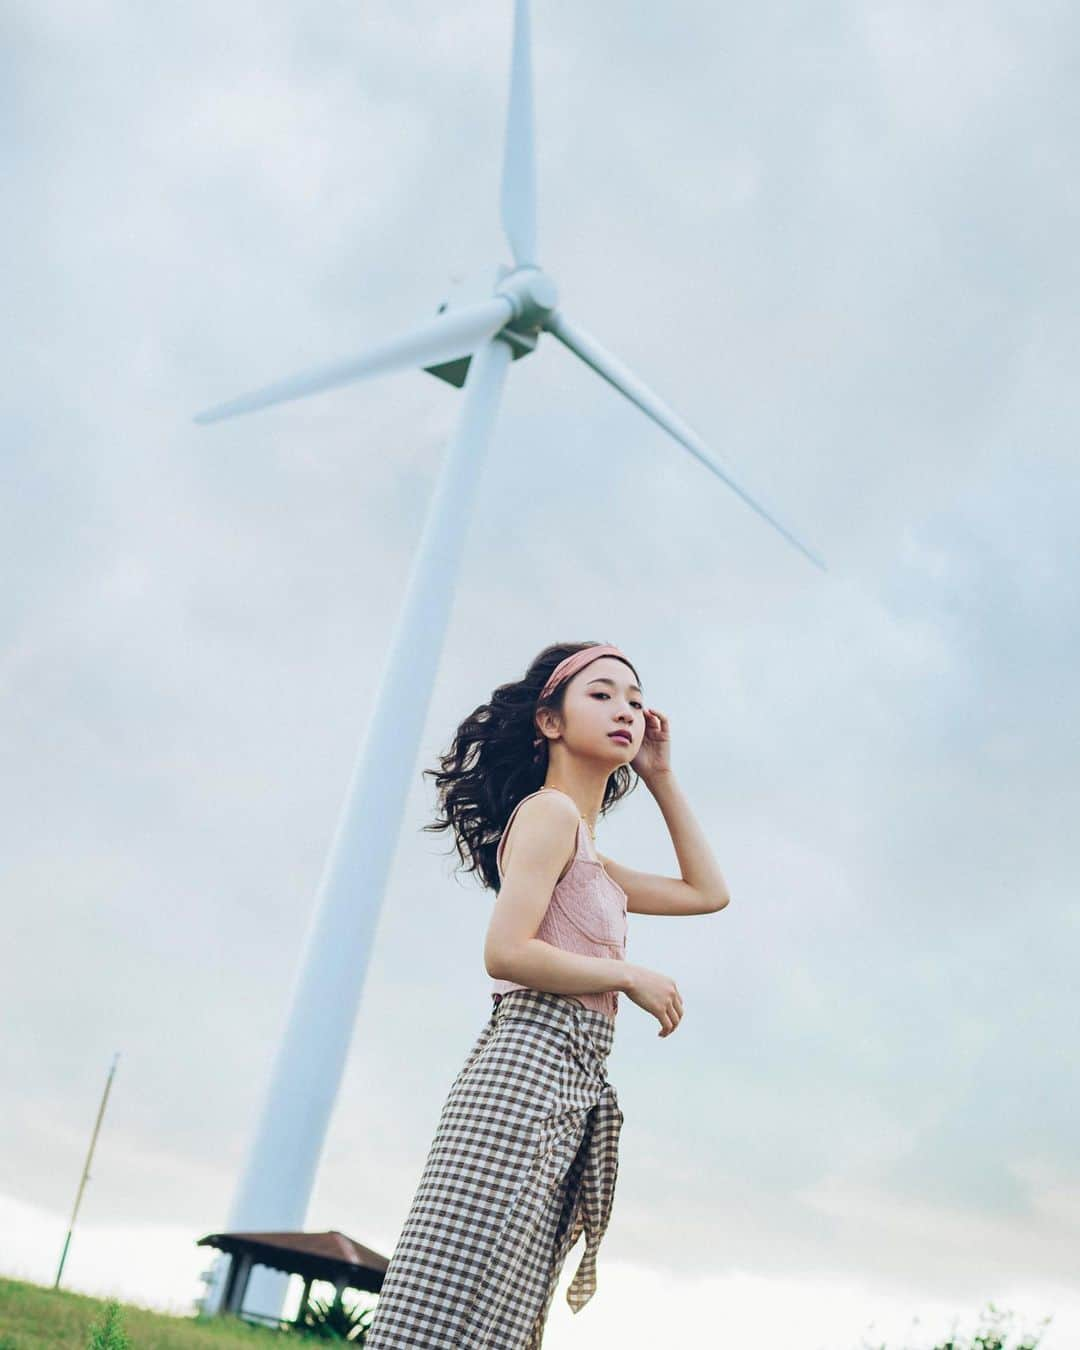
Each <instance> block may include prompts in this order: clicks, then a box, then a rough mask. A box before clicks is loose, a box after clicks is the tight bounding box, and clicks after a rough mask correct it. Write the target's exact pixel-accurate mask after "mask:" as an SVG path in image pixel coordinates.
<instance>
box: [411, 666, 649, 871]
mask: <svg viewBox="0 0 1080 1350" xmlns="http://www.w3.org/2000/svg"><path fill="white" fill-rule="evenodd" d="M598 645H601V644H599V643H596V642H556V643H553V644H552V646H550V647H545V648H544V650H543V651H542V652H540V653H539V654H538V655H537V656H535V657H534V658H533V660H532V661H531V662H530V664H529V668H528V670H527V671H526V672H525V676H524V678H523V679H520V680H511V681H510V682H509V683H508V684H500V685H499V687H498V688H497V689H496V690H495V692H494V693H493V694H492V695H491V698H490V700H489V701H488V702H487V703H481V704H480V706H479V707H478V708H475V709H474V710H473V711H472V712H471V713H470V714H469V715H468V717H466V718H465V720H464V721H463V722H462V723H461V725H460V726H459V727H458V729H457V731H456V732H455V733H454V739H453V741H452V742H451V745H450V749H449V750H447V752H446V753H445V754H443V755H440V756H439V763H440V765H441V768H440V769H424V770H423V773H424V776H430V777H432V778H434V779H435V785H436V790H437V793H438V797H439V805H440V807H441V809H442V812H443V815H441V816H440V817H439V818H438V819H437V820H435V821H434V822H433V823H432V824H430V825H425V826H424V827H423V828H424V829H425V830H450V829H452V830H453V832H454V842H455V843H456V844H457V851H458V855H459V857H460V858H461V861H462V863H463V864H464V865H465V870H466V871H468V872H479V873H480V877H481V880H482V882H483V884H484V885H485V886H486V887H487V888H488V889H489V890H493V891H498V889H499V886H500V878H499V870H498V868H497V867H496V865H495V851H496V849H497V848H498V846H499V839H500V837H501V836H502V832H503V830H504V829H505V827H506V822H507V821H508V820H509V819H510V813H511V812H512V811H513V809H514V807H515V806H516V805H517V804H518V802H519V801H521V799H522V798H523V797H527V796H528V795H529V793H530V792H535V791H536V790H537V788H539V787H542V786H543V783H544V778H545V776H546V774H547V761H548V750H547V747H548V741H547V737H546V736H545V737H544V738H543V744H542V745H540V746H539V747H538V748H537V747H534V745H533V740H534V739H535V737H536V736H538V735H539V734H540V733H539V730H538V728H537V726H536V722H535V714H536V710H537V708H540V707H545V708H554V709H555V710H556V711H557V712H559V713H561V712H562V708H563V702H564V700H565V697H566V686H567V684H568V683H569V681H568V680H561V681H560V682H559V684H558V686H557V687H556V688H555V689H554V690H553V691H552V692H551V694H549V695H548V697H547V698H546V699H544V701H543V703H541V702H540V691H541V689H543V687H544V685H545V684H546V683H547V678H548V676H549V675H550V674H551V672H552V671H553V670H554V669H555V667H556V666H557V665H558V664H559V662H560V661H562V660H563V659H564V658H565V657H567V656H570V655H571V654H572V653H573V652H576V651H580V650H581V649H582V648H583V647H595V646H598ZM626 664H627V665H630V663H629V661H628V662H627V663H626ZM630 669H631V670H634V667H633V666H630ZM634 676H635V678H637V671H636V670H634ZM636 786H637V774H636V773H634V771H633V770H632V769H631V768H630V766H629V765H628V764H620V765H619V767H618V768H617V769H616V770H615V771H614V772H613V773H612V774H611V776H610V777H609V778H608V781H607V785H606V786H605V788H604V800H603V802H602V804H601V806H600V812H601V814H605V813H606V812H607V810H608V808H609V807H611V806H613V805H614V804H615V802H617V801H619V800H620V798H622V797H625V796H626V794H627V793H628V792H632V791H633V790H634V788H635V787H636Z"/></svg>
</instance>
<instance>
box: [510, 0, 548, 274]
mask: <svg viewBox="0 0 1080 1350" xmlns="http://www.w3.org/2000/svg"><path fill="white" fill-rule="evenodd" d="M529 49H530V36H529V0H514V40H513V53H512V56H511V62H510V99H509V106H508V109H507V114H506V145H505V147H504V150H503V177H502V221H503V229H504V230H505V232H506V238H507V240H508V242H509V244H510V249H511V252H512V253H513V255H514V262H515V264H516V265H517V266H518V267H525V266H532V267H536V266H538V265H539V264H538V263H537V259H536V155H535V150H534V145H535V140H534V134H533V87H532V58H531V55H530V50H529Z"/></svg>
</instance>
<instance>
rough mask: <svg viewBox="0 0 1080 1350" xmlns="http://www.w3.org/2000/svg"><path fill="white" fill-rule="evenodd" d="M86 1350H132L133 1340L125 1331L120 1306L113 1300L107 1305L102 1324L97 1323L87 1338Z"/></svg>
mask: <svg viewBox="0 0 1080 1350" xmlns="http://www.w3.org/2000/svg"><path fill="white" fill-rule="evenodd" d="M86 1350H131V1338H130V1336H128V1334H127V1332H126V1331H125V1330H124V1325H123V1315H122V1313H121V1311H120V1304H119V1303H118V1302H117V1301H116V1299H114V1298H112V1299H110V1300H109V1301H108V1303H106V1304H105V1311H104V1313H103V1314H102V1318H101V1321H100V1322H95V1323H94V1324H93V1325H92V1326H91V1328H90V1330H89V1332H88V1334H87V1337H86Z"/></svg>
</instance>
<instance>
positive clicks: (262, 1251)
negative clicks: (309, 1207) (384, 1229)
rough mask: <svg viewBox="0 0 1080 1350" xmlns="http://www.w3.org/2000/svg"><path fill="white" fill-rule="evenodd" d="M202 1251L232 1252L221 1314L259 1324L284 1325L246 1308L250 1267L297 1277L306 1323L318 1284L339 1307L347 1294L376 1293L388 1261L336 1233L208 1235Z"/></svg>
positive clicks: (299, 1318)
mask: <svg viewBox="0 0 1080 1350" xmlns="http://www.w3.org/2000/svg"><path fill="white" fill-rule="evenodd" d="M195 1245H196V1246H198V1247H216V1248H217V1249H218V1251H222V1252H228V1253H229V1258H230V1259H229V1273H228V1275H227V1276H226V1280H225V1293H224V1297H223V1298H222V1300H221V1306H220V1307H219V1309H218V1312H219V1313H220V1314H222V1315H224V1314H226V1313H232V1314H234V1315H240V1314H241V1313H242V1314H243V1316H245V1317H254V1318H255V1319H256V1320H261V1321H272V1322H274V1323H280V1322H281V1319H280V1318H278V1317H273V1318H266V1317H264V1316H262V1315H261V1314H259V1313H253V1312H250V1311H248V1310H247V1309H245V1308H244V1295H245V1293H246V1292H247V1286H248V1280H249V1278H250V1276H251V1271H252V1267H254V1266H269V1267H270V1268H271V1269H272V1270H280V1271H283V1272H284V1273H285V1274H286V1275H299V1276H300V1277H301V1279H303V1281H304V1292H303V1294H302V1295H301V1298H300V1307H299V1310H298V1311H297V1314H296V1321H297V1322H301V1321H303V1317H304V1312H305V1310H306V1309H307V1306H308V1301H309V1299H310V1297H311V1286H312V1283H313V1281H315V1280H325V1281H326V1282H327V1283H328V1284H332V1285H333V1286H334V1288H335V1290H336V1293H335V1295H334V1302H335V1303H340V1302H341V1296H342V1294H343V1293H344V1292H345V1290H346V1289H356V1290H362V1291H365V1292H368V1293H375V1294H377V1293H378V1292H379V1290H380V1289H381V1288H382V1283H383V1277H384V1276H385V1274H386V1269H387V1266H389V1264H390V1262H389V1260H388V1258H387V1257H385V1256H380V1254H379V1253H378V1252H375V1251H372V1250H371V1248H370V1247H365V1246H364V1244H363V1243H362V1242H356V1241H354V1239H353V1238H351V1237H346V1235H345V1234H344V1233H339V1232H338V1231H337V1230H336V1229H333V1228H332V1229H329V1230H328V1231H327V1232H325V1233H210V1234H208V1235H207V1236H206V1237H203V1238H199V1240H198V1242H197V1243H196V1244H195Z"/></svg>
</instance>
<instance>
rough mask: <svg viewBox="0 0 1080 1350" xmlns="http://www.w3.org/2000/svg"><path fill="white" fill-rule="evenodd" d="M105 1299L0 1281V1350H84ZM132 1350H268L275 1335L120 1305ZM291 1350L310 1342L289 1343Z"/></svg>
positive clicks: (246, 1325) (227, 1321) (225, 1320)
mask: <svg viewBox="0 0 1080 1350" xmlns="http://www.w3.org/2000/svg"><path fill="white" fill-rule="evenodd" d="M109 1302H110V1300H109V1299H108V1298H93V1297H91V1296H90V1295H88V1294H73V1293H71V1292H70V1291H69V1290H67V1289H53V1288H51V1287H50V1286H47V1285H42V1284H27V1283H26V1282H25V1281H23V1280H7V1279H4V1278H3V1277H0V1350H85V1347H86V1344H87V1339H88V1337H89V1334H90V1328H91V1327H92V1326H94V1325H99V1324H101V1323H102V1322H103V1320H104V1317H105V1308H106V1305H107V1304H108V1303H109ZM120 1309H121V1312H122V1314H123V1327H124V1330H125V1331H126V1332H127V1334H128V1336H129V1337H130V1338H131V1344H132V1347H133V1350H272V1347H276V1346H280V1345H282V1344H283V1342H282V1340H281V1334H280V1333H279V1332H277V1331H274V1330H272V1329H270V1328H267V1327H259V1326H252V1325H251V1323H250V1322H241V1321H240V1320H238V1319H237V1318H235V1317H208V1318H197V1317H195V1316H194V1315H192V1316H190V1317H177V1316H175V1315H172V1314H170V1313H160V1312H153V1311H151V1309H149V1308H140V1307H138V1306H136V1305H135V1304H131V1303H121V1304H120ZM290 1343H292V1344H297V1345H303V1344H305V1343H306V1344H311V1342H306V1341H301V1340H295V1339H294V1340H291V1342H290Z"/></svg>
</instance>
